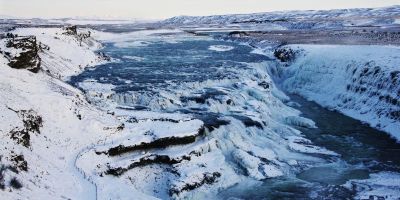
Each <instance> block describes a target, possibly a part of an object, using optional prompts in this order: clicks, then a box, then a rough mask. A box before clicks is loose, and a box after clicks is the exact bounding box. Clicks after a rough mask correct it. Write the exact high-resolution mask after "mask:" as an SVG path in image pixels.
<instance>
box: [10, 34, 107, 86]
mask: <svg viewBox="0 0 400 200" xmlns="http://www.w3.org/2000/svg"><path fill="white" fill-rule="evenodd" d="M63 32H64V31H63V30H62V29H60V28H18V29H16V30H14V31H12V33H14V34H17V35H19V36H24V35H34V36H36V38H37V40H38V41H39V42H40V43H42V44H44V45H47V46H49V47H51V48H50V50H49V51H46V52H44V53H42V54H41V59H42V63H43V65H44V69H45V70H49V71H50V73H51V74H52V75H53V76H55V77H57V78H63V79H66V78H67V77H68V76H72V75H76V74H78V73H80V72H82V71H83V69H84V68H85V67H88V66H95V65H97V64H99V63H100V62H103V61H102V59H101V58H100V57H99V56H98V55H97V54H96V53H95V52H94V51H95V50H98V49H99V48H101V44H100V43H98V42H96V41H95V40H93V39H91V38H89V39H86V40H84V41H83V42H82V43H80V42H78V39H77V38H76V37H71V36H68V35H64V34H62V33H63Z"/></svg>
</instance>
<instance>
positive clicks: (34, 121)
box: [9, 108, 43, 147]
mask: <svg viewBox="0 0 400 200" xmlns="http://www.w3.org/2000/svg"><path fill="white" fill-rule="evenodd" d="M9 109H10V108H9ZM10 110H12V109H10ZM13 111H14V110H13ZM14 112H16V113H17V114H18V116H19V118H20V119H21V120H22V123H23V127H15V128H14V129H12V130H11V132H10V137H11V139H13V140H14V141H16V142H17V143H18V144H21V145H22V146H24V147H29V146H30V134H31V133H37V134H39V133H40V128H41V127H42V126H43V120H42V117H41V116H39V115H38V114H37V113H36V112H35V111H33V110H20V111H14Z"/></svg>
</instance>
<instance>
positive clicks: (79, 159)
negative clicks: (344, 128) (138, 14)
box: [0, 6, 400, 199]
mask: <svg viewBox="0 0 400 200" xmlns="http://www.w3.org/2000/svg"><path fill="white" fill-rule="evenodd" d="M399 13H400V7H399V6H393V7H387V8H377V9H351V10H332V11H293V12H273V13H260V14H251V15H225V16H208V17H175V18H171V19H168V20H165V21H162V22H159V23H156V24H157V26H163V27H167V28H169V29H151V30H144V31H132V32H122V33H119V32H118V31H116V32H117V33H112V32H102V31H99V30H101V28H100V29H99V30H92V29H76V27H75V26H70V27H64V28H17V29H15V30H12V29H10V30H12V31H10V32H8V34H6V33H4V34H2V35H1V40H0V73H1V74H2V77H1V78H0V137H1V140H0V196H1V197H2V198H5V199H205V198H209V199H214V198H217V197H218V195H219V193H220V192H221V191H225V190H227V189H232V188H233V189H234V188H235V187H242V186H247V187H251V185H252V184H254V183H256V184H254V185H257V184H261V183H263V182H266V181H274V180H279V181H282V180H283V181H284V182H285V180H286V179H289V180H293V179H295V180H296V181H299V180H300V179H301V181H300V182H302V185H301V187H303V186H304V185H307V187H309V188H311V189H312V190H314V189H315V191H312V192H311V193H310V194H308V193H306V192H304V195H306V196H309V197H310V198H314V197H315V199H318V198H321V197H326V196H324V195H331V194H335V195H337V193H336V192H337V191H335V188H336V189H337V188H339V189H338V190H340V191H344V192H343V193H345V195H348V196H346V197H352V198H356V199H368V198H374V197H377V198H380V197H384V198H386V199H398V198H400V192H399V190H400V183H399V180H400V178H399V177H400V174H399V170H398V167H399V166H398V164H397V162H395V163H390V162H391V160H390V159H387V158H386V156H387V154H386V153H387V152H391V153H392V154H393V156H390V157H396V153H397V150H398V149H386V148H385V149H384V150H385V154H382V155H380V154H379V153H380V152H379V151H380V150H381V149H378V150H377V152H378V153H377V154H378V155H379V158H380V157H382V160H383V161H387V160H388V163H383V162H382V163H379V162H381V160H379V161H378V160H372V161H371V160H368V158H367V157H368V155H367V156H366V158H364V157H363V158H360V160H362V161H361V162H355V163H352V162H351V159H349V158H347V157H345V156H344V153H343V152H336V151H335V150H332V149H331V148H328V147H324V146H323V145H324V142H321V141H324V139H321V140H315V138H314V139H312V138H308V137H307V136H309V135H308V134H309V133H313V131H314V130H318V123H316V122H317V121H316V122H314V121H313V120H311V119H308V118H306V117H305V116H304V115H302V113H301V112H300V111H299V109H300V106H301V105H300V104H299V103H297V102H294V100H292V99H291V98H290V97H289V96H287V95H286V94H285V92H288V93H294V94H299V95H301V96H303V97H305V98H307V99H308V100H312V101H315V102H316V103H318V104H319V105H322V106H324V107H327V108H329V109H331V110H336V111H339V112H341V113H344V114H345V115H347V116H350V117H352V118H355V119H359V120H361V121H363V122H365V123H368V124H370V125H371V126H372V127H375V128H377V129H380V130H383V131H385V132H386V133H389V134H391V136H392V137H394V138H396V139H397V140H400V134H399V133H400V100H399V99H400V98H399V96H400V71H399V70H400V67H399V64H400V57H399V55H400V48H399V47H398V46H389V45H387V46H382V45H380V46H379V45H369V46H366V45H315V44H314V45H306V44H290V45H281V44H280V43H278V42H277V41H268V40H266V39H265V38H261V39H260V38H255V37H254V36H250V35H248V33H247V32H246V31H248V30H256V31H260V30H294V29H335V28H343V27H348V26H370V25H377V26H382V27H383V26H392V25H395V24H396V23H398V18H399V15H400V14H399ZM326 18H329V20H326ZM321 19H324V20H321ZM17 21H18V20H17ZM28 21H29V20H28ZM99 21H100V22H99ZM101 21H102V20H97V21H96V22H92V21H87V20H86V21H85V20H83V21H82V20H78V21H73V20H71V19H65V20H62V23H74V24H86V23H90V24H96V23H103V22H101ZM8 23H11V22H10V21H8ZM37 23H38V24H42V23H44V24H45V23H50V24H54V23H55V24H58V23H61V22H58V21H54V22H49V21H46V20H43V21H41V20H39V19H37ZM110 23H112V24H113V23H119V22H114V21H112V22H110ZM123 23H124V22H121V24H123ZM7 27H8V26H7ZM171 27H172V28H171ZM188 27H189V28H188ZM193 27H194V29H196V31H200V32H201V33H209V34H211V35H212V34H215V33H219V32H225V33H226V32H231V33H230V34H226V35H224V37H216V38H219V39H221V38H223V39H229V40H231V41H230V42H232V41H234V42H236V43H234V42H232V43H227V41H224V43H222V42H221V41H218V40H216V39H215V38H212V37H210V36H204V35H201V34H197V32H191V30H192V28H193ZM199 27H201V28H199ZM215 27H218V28H217V29H216V28H215ZM181 29H182V30H184V31H182V30H181ZM188 30H189V31H188ZM235 30H240V31H241V32H240V31H239V32H233V33H232V31H235ZM185 31H186V32H185ZM261 34H262V33H261ZM235 36H238V37H235ZM238 38H240V40H239V39H238ZM393 40H395V39H393ZM99 41H100V42H102V43H103V44H101V43H99ZM187 41H190V42H193V41H194V43H184V42H187ZM238 42H241V43H240V44H239V43H238ZM165 44H178V46H177V47H176V48H177V49H168V51H171V52H176V53H177V55H173V56H170V57H166V56H165V57H163V56H159V55H156V56H155V57H149V56H151V55H140V56H139V55H131V54H124V53H121V55H118V56H117V57H118V58H110V57H108V56H106V55H105V54H104V53H99V51H101V49H102V47H103V45H109V46H111V47H112V48H114V49H112V48H111V51H115V52H118V50H121V49H130V48H131V50H132V49H134V48H138V49H139V50H141V49H140V48H150V51H149V52H153V53H154V54H156V53H157V52H156V50H158V49H155V47H154V46H157V45H158V46H162V45H165ZM179 44H194V46H193V47H192V48H193V49H189V50H188V51H185V50H187V49H185V48H183V47H182V46H179ZM205 44H207V45H205ZM249 44H250V45H249ZM202 45H204V48H203V46H202ZM250 46H251V47H250ZM277 46H279V47H277ZM200 47H201V48H203V49H201V48H200ZM254 47H256V48H254ZM151 48H154V49H151ZM179 48H181V49H179ZM195 48H197V49H196V50H194V49H195ZM199 48H200V49H201V51H199ZM246 48H251V49H250V50H248V52H247V50H246ZM103 50H104V49H103ZM108 50H110V49H108ZM142 50H143V49H142ZM147 50H148V49H147ZM235 51H238V52H240V53H243V52H246V53H248V54H249V55H250V56H248V55H245V56H244V57H240V56H239V55H236V56H233V57H229V56H226V57H223V58H220V59H222V60H223V62H221V63H222V64H221V65H217V67H216V68H212V70H210V71H205V72H206V74H205V75H206V76H207V79H205V80H203V79H199V78H198V77H196V76H193V73H192V72H191V71H184V70H185V68H184V67H183V64H186V63H185V62H183V64H182V63H178V69H181V70H182V74H183V75H185V76H188V77H193V78H189V79H182V80H185V81H180V82H179V81H178V82H174V81H175V80H173V79H172V76H173V75H175V74H174V73H177V72H175V71H173V70H175V69H176V68H167V69H168V70H170V71H168V70H165V71H162V70H164V69H161V72H163V73H170V76H171V79H170V80H168V79H167V81H165V84H164V82H162V81H160V82H162V83H163V84H159V85H158V84H157V83H158V82H157V81H158V80H163V79H161V78H164V77H162V75H163V74H161V73H160V71H158V69H154V68H151V67H149V69H150V70H149V71H150V72H151V73H152V74H151V75H152V76H153V75H154V76H155V77H157V78H160V77H161V78H160V79H156V78H154V77H152V76H150V77H151V78H148V79H152V78H154V80H155V82H154V83H152V82H150V83H151V85H150V87H149V86H148V85H145V86H144V88H151V90H150V89H148V90H144V91H142V90H129V89H127V90H120V88H119V87H121V86H120V85H117V84H112V81H110V82H107V81H108V79H107V77H110V76H111V72H106V73H104V74H102V75H104V77H101V78H100V79H95V78H88V79H85V80H83V81H78V82H73V81H72V79H73V78H74V76H76V75H79V74H80V73H82V74H83V73H85V72H88V73H89V74H90V72H93V73H97V71H95V69H94V68H93V67H97V68H100V67H102V66H103V64H104V65H105V66H108V65H106V64H115V65H110V66H111V67H110V68H108V69H109V70H113V71H117V69H116V68H113V67H124V66H123V65H121V66H119V65H118V63H122V62H128V63H129V64H131V65H134V64H135V65H138V63H146V62H149V60H151V59H155V61H158V63H156V64H157V65H160V66H162V65H161V64H162V61H164V60H163V59H166V60H167V61H168V62H167V63H168V66H173V65H174V64H176V63H177V62H174V61H177V60H179V59H182V58H185V59H186V57H183V56H185V55H186V54H185V53H187V52H189V54H188V55H189V56H191V57H190V58H191V59H192V57H193V60H194V61H196V62H199V63H200V64H201V65H199V66H197V65H194V64H193V63H195V62H193V63H191V61H190V62H189V64H190V65H191V67H193V66H194V67H202V68H203V69H205V70H207V67H210V66H211V64H210V62H217V61H216V60H210V59H215V58H217V57H218V56H217V57H212V55H225V54H226V53H232V52H235ZM121 52H124V51H121ZM210 52H211V53H210ZM114 55H116V54H114ZM161 55H163V54H161ZM210 55H211V56H210ZM227 55H228V54H227ZM252 55H259V56H261V55H262V56H265V57H252ZM157 56H159V57H157ZM179 56H181V57H182V58H180V57H179ZM242 56H243V55H242ZM160 57H162V58H160ZM239 58H240V59H244V60H240V59H239ZM260 58H263V59H265V60H261V61H260V60H258V59H260ZM168 59H169V60H168ZM235 59H238V60H235ZM246 59H248V60H246ZM204 61H210V62H204ZM201 62H203V63H201ZM150 64H151V65H153V64H154V63H150ZM180 64H182V66H181V65H180ZM206 65H210V66H206ZM144 66H146V65H144ZM103 67H104V66H103ZM125 67H126V66H125ZM128 67H132V66H129V65H128ZM97 68H96V69H97ZM146 70H148V69H145V68H143V69H142V71H144V72H147V71H146ZM214 71H216V72H214ZM100 72H102V71H100ZM128 72H129V71H122V73H126V74H124V75H129V74H128ZM196 72H198V71H196ZM200 72H202V71H200ZM179 73H180V72H179ZM214 73H215V74H214ZM213 75H215V77H217V78H215V77H214V76H213ZM105 77H106V78H105ZM183 77H184V76H183ZM196 78H197V79H196ZM110 79H116V80H117V82H121V83H122V84H124V85H125V86H126V85H127V86H131V85H135V84H139V83H142V84H145V83H148V82H146V81H147V80H145V81H143V80H141V79H137V80H141V81H143V82H140V81H138V82H139V83H134V82H133V81H134V80H135V79H129V77H128V78H126V77H125V79H124V78H120V77H119V76H118V75H116V77H111V78H110ZM163 81H164V80H163ZM66 82H68V83H71V84H76V86H78V87H79V89H81V90H79V89H77V88H74V87H73V86H71V85H69V84H67V83H66ZM338 121H339V119H338ZM324 130H325V129H324ZM360 130H361V131H362V130H366V129H360ZM367 130H370V129H367ZM328 131H332V132H333V130H329V129H328ZM306 133H307V134H306ZM317 133H319V132H317ZM341 134H342V135H344V138H345V139H342V137H335V136H336V135H329V133H321V138H322V137H331V138H333V139H332V142H331V143H333V142H337V145H339V146H340V145H344V144H345V143H346V142H350V143H351V145H353V146H357V145H360V146H362V145H361V144H359V143H358V142H363V141H358V140H356V139H355V138H354V137H352V136H351V137H350V136H349V137H346V134H349V135H350V133H341ZM371 134H373V133H371ZM380 134H384V133H381V132H380ZM342 135H340V136H342ZM364 137H365V136H364ZM335 138H340V140H347V141H339V142H338V141H337V140H336V141H335V140H334V139H335ZM314 141H316V142H315V143H314ZM382 141H383V142H388V141H389V139H386V138H385V139H383V140H381V141H379V142H382ZM393 141H394V140H393ZM318 142H319V143H318ZM364 142H365V141H364ZM316 143H318V144H322V145H321V146H318V144H316ZM388 143H389V142H388ZM394 143H395V142H394ZM325 145H328V146H329V144H325ZM334 145H335V144H334ZM394 147H397V146H395V145H394ZM339 150H340V148H339ZM374 150H375V149H374V147H373V146H369V148H368V151H374ZM365 151H367V149H365ZM386 151H387V152H386ZM352 153H353V154H355V155H359V154H358V152H352ZM371 157H372V156H371ZM374 158H375V157H374ZM394 160H395V161H396V159H394ZM329 167H330V168H329ZM335 167H336V168H338V170H336V168H335ZM346 168H349V169H350V168H351V170H354V169H356V170H355V171H357V170H359V171H358V172H359V173H360V174H361V175H359V174H356V175H354V176H352V174H350V175H346V178H344V179H343V180H345V181H343V180H340V181H339V183H335V185H334V189H332V188H331V185H329V184H330V183H329V184H325V183H326V182H328V181H329V179H330V178H331V177H329V176H339V175H343V174H340V173H339V172H340V170H342V171H345V170H343V169H346ZM353 168H354V169H353ZM313 170H315V171H318V170H320V172H321V173H319V172H317V173H314V174H313V172H312V171H313ZM335 170H336V171H335ZM351 170H349V171H350V172H353V171H351ZM310 171H311V172H310ZM332 171H333V174H334V175H332ZM303 172H304V173H303ZM346 172H347V171H346ZM308 173H311V175H309V177H307V178H309V179H316V180H317V181H316V182H318V181H321V180H322V183H323V184H317V183H316V182H312V181H310V182H307V181H309V179H306V178H304V179H303V178H302V176H307V174H308ZM343 173H345V172H343ZM298 174H301V175H298ZM304 174H305V175H304ZM338 174H339V175H338ZM358 175H359V176H358ZM315 176H316V177H315ZM343 176H344V175H343ZM325 179H328V180H325ZM335 180H336V179H335ZM279 181H277V183H278V185H279ZM288 182H290V181H288ZM285 184H286V183H285ZM285 184H281V185H285ZM326 185H328V186H326ZM296 186H297V185H296ZM325 186H326V188H327V189H326V190H327V191H325V188H324V187H325ZM284 187H285V186H284ZM301 187H300V188H301ZM309 188H307V189H309ZM321 188H322V189H321ZM246 189H248V188H245V189H243V190H244V193H245V192H246V191H247V190H246ZM304 189H306V188H304ZM227 191H229V190H227ZM340 191H339V193H340ZM275 192H277V191H275ZM279 192H281V191H280V190H279V191H278V193H279ZM292 192H293V191H290V188H286V190H285V189H284V190H282V193H285V194H286V193H288V194H291V193H292ZM295 192H296V191H294V193H295ZM274 194H276V193H274ZM313 195H314V196H313ZM340 195H342V194H339V197H344V196H340ZM228 197H232V198H235V197H234V196H229V195H228ZM264 197H265V196H264ZM264 197H263V198H264ZM280 197H284V196H280ZM302 197H304V196H302ZM334 197H336V198H337V197H338V196H334ZM292 198H294V197H292Z"/></svg>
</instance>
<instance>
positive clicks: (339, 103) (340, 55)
mask: <svg viewBox="0 0 400 200" xmlns="http://www.w3.org/2000/svg"><path fill="white" fill-rule="evenodd" d="M285 48H290V49H293V50H294V51H295V52H297V53H296V54H297V55H296V58H295V60H294V61H292V63H291V64H289V65H284V66H283V67H281V68H280V69H281V70H282V71H281V74H280V75H281V76H282V77H281V81H282V85H283V88H284V89H285V90H287V91H288V92H292V93H297V94H300V95H302V96H304V97H306V98H308V99H309V100H312V101H315V102H317V103H318V104H321V105H323V106H326V107H329V108H331V109H335V110H338V111H340V112H343V113H344V114H346V115H348V116H351V117H353V118H356V119H359V120H361V121H365V122H366V123H369V124H370V125H371V126H373V127H376V128H377V129H380V130H383V131H386V132H388V133H390V134H391V135H392V136H393V137H395V138H396V139H398V140H400V66H399V64H400V57H399V55H400V48H399V47H397V46H365V45H360V46H353V45H342V46H341V45H289V46H286V47H285Z"/></svg>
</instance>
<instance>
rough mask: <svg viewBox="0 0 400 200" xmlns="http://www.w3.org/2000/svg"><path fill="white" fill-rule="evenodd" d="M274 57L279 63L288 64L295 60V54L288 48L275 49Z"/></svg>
mask: <svg viewBox="0 0 400 200" xmlns="http://www.w3.org/2000/svg"><path fill="white" fill-rule="evenodd" d="M274 56H275V57H276V58H277V59H278V60H279V61H281V62H290V61H293V60H294V59H295V56H296V52H295V51H294V50H293V49H291V48H289V47H281V48H278V49H275V51H274Z"/></svg>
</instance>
